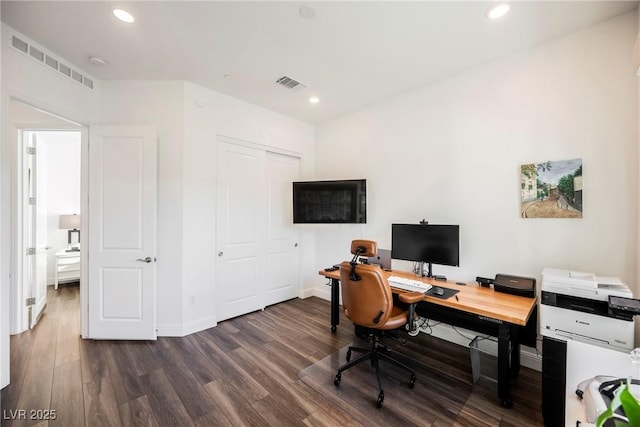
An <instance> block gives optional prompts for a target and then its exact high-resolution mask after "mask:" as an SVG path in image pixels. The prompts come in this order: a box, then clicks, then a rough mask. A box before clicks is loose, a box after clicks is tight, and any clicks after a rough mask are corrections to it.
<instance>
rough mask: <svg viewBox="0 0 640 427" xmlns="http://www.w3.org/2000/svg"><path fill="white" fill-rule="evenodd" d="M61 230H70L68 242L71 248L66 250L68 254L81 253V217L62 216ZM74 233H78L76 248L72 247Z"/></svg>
mask: <svg viewBox="0 0 640 427" xmlns="http://www.w3.org/2000/svg"><path fill="white" fill-rule="evenodd" d="M59 228H60V229H61V230H69V231H68V232H67V241H68V243H69V247H68V248H67V249H66V251H67V252H72V251H79V250H80V230H79V228H80V215H76V214H73V215H60V225H59ZM73 233H78V244H77V245H76V246H71V235H72V234H73Z"/></svg>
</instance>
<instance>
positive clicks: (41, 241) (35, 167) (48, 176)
mask: <svg viewBox="0 0 640 427" xmlns="http://www.w3.org/2000/svg"><path fill="white" fill-rule="evenodd" d="M22 139H23V140H22V146H23V147H29V148H30V149H29V150H23V152H24V151H26V152H27V153H30V154H28V155H27V156H26V157H27V159H26V162H24V163H23V165H25V166H26V167H24V170H23V174H22V175H23V185H22V189H23V190H22V191H23V194H22V196H23V197H22V200H26V203H25V206H24V215H23V224H24V226H23V236H24V238H25V246H27V247H29V248H33V251H32V252H33V253H32V254H29V251H27V254H26V255H25V258H24V266H25V274H24V276H23V278H24V281H23V286H24V289H25V294H26V295H27V298H32V300H31V302H33V304H32V305H29V306H27V315H28V326H29V328H32V327H33V326H35V324H36V323H37V322H38V319H39V318H40V316H41V315H42V312H43V310H44V309H45V306H46V304H47V294H50V293H51V291H53V292H56V293H58V292H59V291H60V287H61V286H72V285H73V286H79V284H80V234H79V233H80V219H81V212H80V210H81V207H80V182H81V174H80V143H81V133H80V130H79V129H70V130H34V129H32V130H23V131H22ZM27 191H28V193H29V197H28V198H27V197H24V196H25V194H24V193H25V192H27ZM32 196H33V197H32ZM34 199H35V200H34Z"/></svg>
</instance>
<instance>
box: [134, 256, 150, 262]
mask: <svg viewBox="0 0 640 427" xmlns="http://www.w3.org/2000/svg"><path fill="white" fill-rule="evenodd" d="M136 261H140V262H146V263H150V262H151V261H153V259H151V257H150V256H148V257H146V258H145V259H142V258H138V259H137V260H136Z"/></svg>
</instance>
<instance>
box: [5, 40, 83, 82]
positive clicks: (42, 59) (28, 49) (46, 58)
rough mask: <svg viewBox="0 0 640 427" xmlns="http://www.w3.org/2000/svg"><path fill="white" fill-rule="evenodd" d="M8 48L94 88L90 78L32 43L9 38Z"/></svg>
mask: <svg viewBox="0 0 640 427" xmlns="http://www.w3.org/2000/svg"><path fill="white" fill-rule="evenodd" d="M10 46H11V47H13V48H14V49H15V50H17V51H18V52H21V53H23V54H25V55H27V56H28V57H29V58H31V59H33V60H35V61H37V62H39V63H41V64H43V65H46V66H47V68H48V69H50V70H51V69H53V70H55V71H57V72H59V73H61V74H63V75H65V76H66V77H69V78H70V79H72V80H74V81H75V82H77V83H79V84H81V85H82V86H84V87H86V88H88V89H93V88H94V85H95V83H94V81H93V79H92V78H89V77H87V76H85V75H84V74H83V73H81V72H80V71H78V70H74V69H72V68H71V67H69V66H68V65H65V64H63V63H62V62H61V61H60V59H59V58H55V57H54V56H53V55H50V54H49V53H48V52H46V50H45V49H42V48H41V47H39V46H38V47H36V46H34V45H33V44H32V43H30V42H27V41H25V40H23V39H21V38H20V37H17V36H15V35H12V36H11V42H10Z"/></svg>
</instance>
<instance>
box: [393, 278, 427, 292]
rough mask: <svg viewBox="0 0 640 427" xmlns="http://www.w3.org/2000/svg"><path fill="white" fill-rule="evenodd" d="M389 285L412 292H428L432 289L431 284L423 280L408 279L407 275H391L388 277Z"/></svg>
mask: <svg viewBox="0 0 640 427" xmlns="http://www.w3.org/2000/svg"><path fill="white" fill-rule="evenodd" d="M387 281H388V282H389V285H391V286H393V287H394V288H398V289H402V290H404V291H411V292H426V291H428V290H429V289H431V285H430V284H428V283H424V282H421V281H419V280H412V279H407V278H406V277H399V276H389V277H387Z"/></svg>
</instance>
